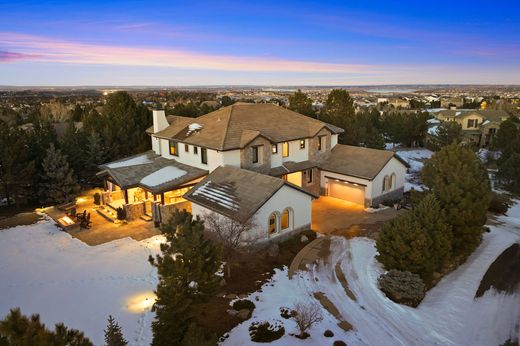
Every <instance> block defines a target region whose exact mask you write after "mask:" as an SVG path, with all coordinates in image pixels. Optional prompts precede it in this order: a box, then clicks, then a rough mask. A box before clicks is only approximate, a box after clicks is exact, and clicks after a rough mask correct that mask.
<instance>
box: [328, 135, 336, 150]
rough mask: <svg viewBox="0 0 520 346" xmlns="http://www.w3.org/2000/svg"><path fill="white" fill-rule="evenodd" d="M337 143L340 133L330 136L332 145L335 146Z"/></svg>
mask: <svg viewBox="0 0 520 346" xmlns="http://www.w3.org/2000/svg"><path fill="white" fill-rule="evenodd" d="M336 144H338V135H337V134H332V135H331V136H330V147H331V148H334V147H335V146H336Z"/></svg>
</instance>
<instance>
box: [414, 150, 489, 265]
mask: <svg viewBox="0 0 520 346" xmlns="http://www.w3.org/2000/svg"><path fill="white" fill-rule="evenodd" d="M422 181H423V183H424V184H425V185H426V186H427V187H428V189H429V190H430V191H431V192H433V194H434V195H435V197H436V198H437V200H438V201H439V203H440V205H441V208H442V209H444V211H445V212H446V217H447V220H448V222H449V224H450V225H451V226H452V232H453V242H452V245H453V251H454V253H455V254H460V255H463V256H467V255H469V254H470V253H471V252H472V251H473V250H474V249H475V248H476V247H477V246H478V244H479V243H480V239H481V233H482V226H483V225H484V223H485V222H486V212H487V209H488V207H489V203H490V200H491V189H490V184H489V179H488V175H487V172H486V170H485V168H484V167H483V166H482V164H481V162H480V160H479V159H478V158H477V156H476V155H475V154H474V153H473V152H472V151H471V150H470V149H469V148H466V147H463V146H460V145H457V144H450V145H448V146H446V147H444V148H442V149H441V150H440V151H439V152H437V153H435V154H434V155H433V156H432V158H431V159H429V160H427V161H426V163H425V165H424V168H423V170H422Z"/></svg>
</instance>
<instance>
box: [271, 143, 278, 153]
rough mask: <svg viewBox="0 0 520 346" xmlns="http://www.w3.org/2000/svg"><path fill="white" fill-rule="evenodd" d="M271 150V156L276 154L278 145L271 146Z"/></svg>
mask: <svg viewBox="0 0 520 346" xmlns="http://www.w3.org/2000/svg"><path fill="white" fill-rule="evenodd" d="M272 150H273V154H276V153H278V144H273V147H272Z"/></svg>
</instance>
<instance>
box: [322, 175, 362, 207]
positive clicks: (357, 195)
mask: <svg viewBox="0 0 520 346" xmlns="http://www.w3.org/2000/svg"><path fill="white" fill-rule="evenodd" d="M329 196H330V197H335V198H340V199H343V200H345V201H349V202H354V203H358V204H365V188H364V187H363V186H355V185H353V184H349V183H344V182H341V181H336V180H330V179H329Z"/></svg>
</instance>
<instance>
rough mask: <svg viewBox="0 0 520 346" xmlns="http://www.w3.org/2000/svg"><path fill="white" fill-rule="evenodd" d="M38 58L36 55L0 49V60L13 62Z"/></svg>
mask: <svg viewBox="0 0 520 346" xmlns="http://www.w3.org/2000/svg"><path fill="white" fill-rule="evenodd" d="M36 58H38V56H37V55H32V54H22V53H14V52H6V51H0V62H15V61H20V60H30V59H36Z"/></svg>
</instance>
